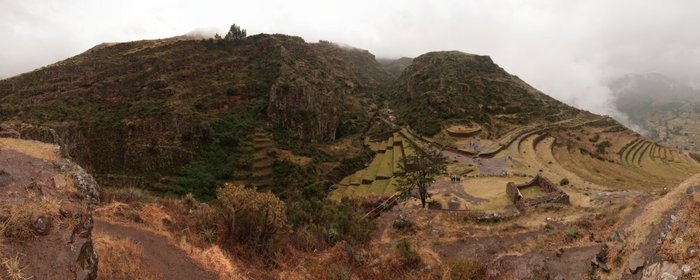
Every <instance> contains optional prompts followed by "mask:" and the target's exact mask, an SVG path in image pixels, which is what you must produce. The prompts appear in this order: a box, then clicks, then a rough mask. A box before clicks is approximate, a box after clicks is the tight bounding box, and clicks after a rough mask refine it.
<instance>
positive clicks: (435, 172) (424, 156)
mask: <svg viewBox="0 0 700 280" xmlns="http://www.w3.org/2000/svg"><path fill="white" fill-rule="evenodd" d="M401 169H402V170H403V171H404V173H403V174H401V175H399V176H398V177H397V181H396V183H397V185H398V188H397V190H398V191H399V192H401V194H402V196H405V197H410V196H413V195H417V196H418V197H419V198H420V201H421V205H422V207H423V208H425V207H426V200H427V199H428V197H429V196H430V193H429V190H428V187H429V186H430V184H432V183H433V182H435V180H436V179H437V177H438V176H440V175H444V174H446V173H445V172H446V171H447V159H445V158H444V157H443V156H442V155H441V154H440V152H439V151H436V150H430V151H427V152H426V153H416V154H415V155H412V156H407V157H406V158H405V163H402V164H401Z"/></svg>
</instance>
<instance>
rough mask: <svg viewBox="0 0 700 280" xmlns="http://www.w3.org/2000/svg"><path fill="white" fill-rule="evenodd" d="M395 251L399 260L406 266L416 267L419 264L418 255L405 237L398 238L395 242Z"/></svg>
mask: <svg viewBox="0 0 700 280" xmlns="http://www.w3.org/2000/svg"><path fill="white" fill-rule="evenodd" d="M396 251H397V254H398V257H399V261H400V262H401V264H403V265H404V266H406V267H409V268H416V267H418V265H420V262H421V260H420V256H419V255H418V252H416V251H415V250H414V249H413V248H411V243H408V241H407V240H406V239H401V240H399V242H398V243H396Z"/></svg>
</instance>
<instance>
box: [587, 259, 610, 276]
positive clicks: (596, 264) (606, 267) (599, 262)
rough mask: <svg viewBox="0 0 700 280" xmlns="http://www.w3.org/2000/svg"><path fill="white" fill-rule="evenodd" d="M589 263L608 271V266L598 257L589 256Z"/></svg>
mask: <svg viewBox="0 0 700 280" xmlns="http://www.w3.org/2000/svg"><path fill="white" fill-rule="evenodd" d="M591 265H592V266H593V267H598V268H600V269H602V270H603V271H605V272H610V268H609V267H608V266H607V265H606V264H605V263H604V262H601V261H600V260H598V258H596V257H593V258H591Z"/></svg>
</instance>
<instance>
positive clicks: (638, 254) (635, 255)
mask: <svg viewBox="0 0 700 280" xmlns="http://www.w3.org/2000/svg"><path fill="white" fill-rule="evenodd" d="M644 262H645V258H644V255H643V254H642V251H639V250H636V251H634V252H632V254H630V256H629V258H628V259H627V267H628V269H629V271H630V272H631V273H635V272H637V270H638V269H639V268H641V267H643V266H644Z"/></svg>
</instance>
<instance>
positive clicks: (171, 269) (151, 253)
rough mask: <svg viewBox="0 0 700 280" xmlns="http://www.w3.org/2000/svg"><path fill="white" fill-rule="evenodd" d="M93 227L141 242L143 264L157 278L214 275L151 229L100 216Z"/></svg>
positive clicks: (187, 277) (210, 277)
mask: <svg viewBox="0 0 700 280" xmlns="http://www.w3.org/2000/svg"><path fill="white" fill-rule="evenodd" d="M95 230H97V231H101V232H104V233H105V234H108V235H112V236H115V237H121V238H123V237H126V238H129V239H131V240H132V241H133V242H135V243H136V244H138V245H139V246H141V248H142V251H143V256H144V259H145V263H143V267H144V268H145V269H147V270H149V271H150V272H151V273H152V274H153V275H156V276H157V277H158V278H159V279H216V277H215V276H214V275H212V274H210V273H208V272H206V271H204V270H203V269H202V268H200V267H198V266H197V265H196V264H194V263H192V261H191V260H190V258H189V256H187V254H186V253H185V252H183V251H182V250H181V249H180V248H178V247H175V246H174V245H172V244H170V243H168V241H167V240H166V239H165V238H163V237H159V236H157V235H155V234H153V233H150V232H147V231H143V230H140V229H135V228H131V227H127V226H122V225H118V224H112V223H109V222H106V221H102V220H95Z"/></svg>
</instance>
